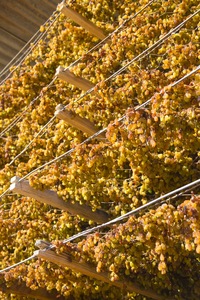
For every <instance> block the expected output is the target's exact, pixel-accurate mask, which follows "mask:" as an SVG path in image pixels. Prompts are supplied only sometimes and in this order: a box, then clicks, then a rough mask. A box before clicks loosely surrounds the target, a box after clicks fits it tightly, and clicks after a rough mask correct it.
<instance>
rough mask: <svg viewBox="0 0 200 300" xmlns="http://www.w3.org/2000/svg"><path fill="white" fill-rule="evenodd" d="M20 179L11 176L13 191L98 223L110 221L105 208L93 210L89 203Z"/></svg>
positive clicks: (11, 188)
mask: <svg viewBox="0 0 200 300" xmlns="http://www.w3.org/2000/svg"><path fill="white" fill-rule="evenodd" d="M19 180H20V177H18V176H14V177H13V178H11V185H10V190H11V191H14V192H16V193H18V194H20V195H23V196H26V197H30V198H33V199H36V200H38V201H39V202H41V203H46V204H48V205H51V206H53V207H57V208H59V209H62V210H64V211H68V212H69V213H70V214H72V215H79V216H81V217H84V218H86V219H88V220H93V221H95V222H97V223H105V222H107V221H108V214H107V213H106V212H105V211H103V210H100V209H97V210H96V211H92V209H91V207H90V206H88V205H80V204H78V203H75V204H73V203H71V201H64V200H63V199H61V198H60V197H58V195H57V193H56V192H54V191H52V190H44V191H39V190H35V189H34V188H32V187H31V186H30V185H29V182H28V180H22V181H20V182H19Z"/></svg>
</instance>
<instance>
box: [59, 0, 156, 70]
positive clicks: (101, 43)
mask: <svg viewBox="0 0 200 300" xmlns="http://www.w3.org/2000/svg"><path fill="white" fill-rule="evenodd" d="M155 1H157V0H151V1H150V2H149V3H147V4H146V5H145V6H144V7H142V8H141V9H140V10H139V11H138V12H136V13H135V14H134V15H133V16H131V17H130V18H129V19H127V20H125V21H124V22H123V23H122V24H121V25H120V26H119V27H117V28H116V29H115V30H114V31H113V32H111V33H110V34H109V35H108V36H106V37H105V38H104V39H103V40H101V41H100V42H99V43H98V44H97V45H95V46H94V47H93V48H91V49H90V50H89V51H88V52H87V53H85V54H84V55H83V56H82V57H80V58H78V59H77V60H76V61H74V62H73V63H72V64H71V65H70V66H68V67H66V68H64V71H66V70H68V69H69V68H71V67H74V66H75V65H76V64H77V63H79V62H80V61H81V60H82V59H83V57H84V56H85V55H87V54H89V53H91V52H93V51H94V50H97V49H98V48H99V47H100V46H102V45H103V44H105V42H106V41H107V40H108V39H110V38H111V37H112V36H113V35H114V34H115V33H117V32H118V31H120V30H121V29H122V28H123V27H124V26H125V25H126V23H128V22H129V21H131V20H132V19H134V18H135V17H137V16H138V15H139V14H140V13H141V12H143V11H144V10H145V9H146V8H147V7H148V6H150V5H151V4H152V3H153V2H155Z"/></svg>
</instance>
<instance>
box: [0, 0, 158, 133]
mask: <svg viewBox="0 0 200 300" xmlns="http://www.w3.org/2000/svg"><path fill="white" fill-rule="evenodd" d="M153 2H155V0H151V1H150V2H149V3H147V4H146V5H145V6H144V7H143V8H141V9H140V10H139V11H138V12H136V13H135V14H134V15H133V16H131V17H130V18H129V19H127V20H126V21H125V22H123V23H122V24H121V25H120V26H119V27H118V28H117V29H116V30H114V31H113V32H112V33H111V34H109V35H108V36H107V37H105V38H104V39H103V40H101V41H100V42H99V43H98V44H97V45H95V46H94V47H93V48H91V49H90V50H89V51H88V52H86V53H85V54H84V55H87V54H89V53H90V52H92V51H94V50H96V49H98V48H99V47H100V46H101V45H102V44H104V43H105V42H106V41H107V40H108V39H109V38H110V37H111V36H112V35H114V34H115V33H117V32H118V31H119V30H120V29H121V28H123V26H124V25H125V24H126V23H127V22H129V21H130V20H132V19H133V18H135V17H136V16H138V15H139V14H140V13H141V12H143V11H144V10H145V9H146V8H147V7H148V6H150V5H151V4H152V3H153ZM58 16H59V15H58ZM56 19H57V18H56ZM56 19H55V20H56ZM55 20H54V21H53V22H55ZM53 22H52V23H51V25H50V26H52V24H53ZM50 26H49V27H48V28H47V30H46V32H47V31H48V30H49V28H50ZM22 50H23V49H22ZM32 50H33V48H32V49H31V51H32ZM84 55H83V56H82V57H80V58H79V59H77V60H76V61H74V62H73V63H71V64H70V65H69V66H68V67H67V68H65V69H64V70H65V71H66V70H68V69H69V68H71V67H73V66H75V65H76V64H78V63H79V62H80V61H81V60H82V59H83V57H84ZM18 66H19V65H18ZM18 66H17V67H18ZM17 67H16V68H17ZM16 68H15V69H16ZM13 72H14V70H13ZM5 80H6V79H5ZM5 80H4V81H5ZM39 97H40V95H39V96H37V97H36V98H35V99H34V100H33V101H32V102H31V103H30V104H29V106H28V107H27V109H28V108H29V107H30V106H31V105H32V104H33V103H34V102H35V101H36V100H37V99H38V98H39ZM78 100H79V99H77V101H78ZM27 109H26V110H25V111H24V112H23V113H22V114H21V115H20V116H19V117H17V118H16V119H15V120H14V121H13V122H11V124H9V125H8V126H7V127H6V128H5V129H4V130H3V131H2V132H1V133H0V137H2V135H3V134H4V133H5V132H7V131H9V130H11V129H12V128H13V126H15V125H16V124H17V123H18V122H19V121H20V120H21V119H22V117H23V115H24V113H25V112H26V111H27Z"/></svg>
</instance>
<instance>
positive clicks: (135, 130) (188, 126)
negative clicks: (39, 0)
mask: <svg viewBox="0 0 200 300" xmlns="http://www.w3.org/2000/svg"><path fill="white" fill-rule="evenodd" d="M147 3H148V1H146V0H141V1H138V3H136V2H135V1H132V2H131V1H129V0H125V1H123V3H122V1H117V0H115V1H104V0H93V1H87V0H84V1H79V0H76V1H71V0H69V1H66V4H67V5H68V6H69V7H71V8H72V9H74V10H76V11H77V12H78V13H80V14H81V15H82V16H84V17H86V18H87V19H88V20H90V21H92V22H93V23H94V24H96V25H97V26H98V27H99V28H101V29H102V30H103V31H104V32H105V34H106V35H108V34H110V38H109V40H108V41H106V42H105V43H104V44H103V45H101V46H100V47H99V48H98V49H96V50H94V51H92V52H89V53H87V52H88V50H90V49H91V48H92V47H93V46H94V45H96V44H97V43H98V39H97V38H96V37H94V36H92V35H91V34H90V33H88V32H87V31H86V30H85V29H83V28H82V27H80V26H78V25H77V24H76V23H74V22H73V21H72V20H68V19H66V17H65V16H64V15H63V14H61V15H60V16H59V17H58V19H57V20H56V21H55V23H54V25H53V26H52V27H51V28H50V29H49V30H48V32H47V34H46V36H45V38H44V39H43V40H41V41H40V42H39V43H38V45H37V46H36V47H33V49H32V52H31V53H30V54H29V55H28V57H27V58H26V59H25V61H24V63H23V64H22V65H21V66H20V67H19V68H18V69H17V70H16V71H14V73H13V75H12V77H10V78H9V79H8V80H7V81H6V82H5V83H4V84H3V85H2V86H1V87H0V131H1V132H2V131H3V130H4V129H5V128H7V126H9V125H11V124H12V122H14V121H15V119H16V117H20V116H21V114H22V113H23V116H22V118H21V119H20V120H18V121H16V124H15V125H14V126H12V128H11V129H9V130H5V132H4V133H3V134H2V135H1V136H0V166H1V169H0V193H3V192H4V191H5V190H6V189H7V188H8V187H9V186H10V179H11V178H12V177H13V176H19V177H23V176H25V175H26V174H28V173H29V172H31V171H32V170H34V169H36V168H37V167H38V166H41V165H43V164H44V163H45V162H47V161H50V160H52V159H54V158H55V157H58V156H59V155H61V154H64V153H65V152H67V151H68V150H70V149H74V151H73V152H72V153H71V154H70V155H66V156H65V157H64V158H63V159H61V160H59V161H57V162H56V163H53V164H51V166H50V167H49V166H48V167H45V168H43V169H42V170H41V171H39V172H36V173H33V174H32V175H31V176H29V178H28V180H29V184H30V185H31V187H33V188H34V189H38V190H45V189H50V190H53V191H55V192H57V194H58V196H60V197H61V198H62V199H63V200H64V201H71V202H72V203H78V204H80V205H89V206H90V207H91V208H92V210H93V211H95V210H96V209H102V210H105V211H106V212H107V213H108V215H109V218H111V219H112V218H114V217H118V216H121V215H123V214H125V213H126V212H128V211H130V210H133V209H135V208H138V207H140V206H141V205H143V204H145V203H148V202H149V201H151V200H153V199H155V198H156V197H159V196H160V195H162V194H164V193H167V192H169V191H172V190H174V189H176V188H178V187H180V186H183V185H184V184H187V183H189V182H191V181H194V180H196V179H198V178H199V174H200V163H199V162H200V161H199V157H200V151H199V149H200V125H199V124H200V101H199V99H200V89H199V83H200V75H199V72H197V73H195V74H193V75H192V76H190V77H188V78H187V79H185V80H184V81H182V82H180V83H178V84H176V85H173V83H174V82H176V81H178V80H179V79H181V78H182V77H183V76H185V75H186V74H188V73H189V72H190V71H192V70H194V69H195V68H196V67H197V66H198V65H199V62H200V48H199V36H200V35H199V22H200V16H199V14H197V15H196V16H194V17H193V18H192V19H191V20H190V21H188V22H186V23H185V25H184V26H183V27H182V28H181V29H179V30H177V32H175V33H173V34H172V35H171V36H170V37H169V38H168V39H166V40H165V41H163V42H162V43H160V44H159V45H158V46H157V47H156V48H155V49H153V50H152V51H151V52H148V53H146V54H145V55H143V56H142V57H140V58H139V59H137V56H138V55H140V54H141V53H142V52H143V51H145V50H146V49H147V48H149V47H151V46H152V45H153V44H154V43H156V42H157V41H159V39H160V38H161V37H163V36H164V35H165V34H167V33H168V32H169V31H170V30H172V29H173V28H174V27H175V26H177V25H178V24H180V23H181V22H182V21H184V20H185V19H186V18H187V17H189V16H190V15H191V14H192V13H194V12H195V11H197V10H198V9H199V5H198V3H197V1H194V0H192V1H186V0H173V1H172V0H169V1H164V0H158V1H154V2H153V3H152V4H151V5H149V6H148V7H147V8H146V9H145V10H144V12H142V13H141V14H138V15H137V16H136V17H134V18H132V19H130V20H128V19H129V18H130V17H131V16H133V15H134V14H135V13H136V12H138V11H139V10H140V9H141V8H142V7H144V5H146V4H147ZM125 20H128V21H127V23H126V24H125V25H124V26H123V27H122V28H121V29H120V30H119V31H118V32H116V33H114V34H111V33H112V32H113V31H114V30H115V29H116V28H118V26H119V25H121V24H122V23H123V22H124V21H125ZM47 28H48V25H46V26H44V27H41V31H43V32H45V30H46V29H47ZM81 57H82V58H81ZM79 58H81V59H80V60H79V61H78V62H77V63H76V64H74V65H73V66H71V67H70V68H69V69H70V71H71V72H73V73H74V74H75V75H76V76H80V77H82V78H85V79H87V80H89V81H91V82H92V83H93V84H94V85H95V88H94V92H93V93H90V94H88V95H86V96H83V92H82V91H81V90H80V89H78V88H76V87H75V86H72V85H70V84H68V83H67V82H64V81H62V80H60V79H56V80H55V81H54V82H53V84H52V85H51V86H49V87H48V88H47V85H48V84H49V83H50V82H51V81H52V79H53V78H54V75H55V72H56V68H57V67H58V66H63V67H69V66H70V65H71V64H72V63H73V62H74V61H75V60H77V59H79ZM134 58H135V60H134V61H132V63H131V64H130V65H129V66H128V67H127V68H126V69H125V70H124V71H123V72H119V74H116V75H115V76H113V78H111V79H109V80H108V79H107V78H109V77H110V76H111V75H112V74H114V73H115V72H117V71H119V70H120V69H121V68H122V67H124V66H126V64H127V63H128V62H130V61H131V60H133V59H134ZM39 95H40V96H39ZM38 96H39V97H38ZM82 96H83V97H82ZM148 100H150V101H149V103H148V104H147V105H144V107H140V105H141V104H144V103H145V102H146V101H148ZM60 103H62V104H63V105H65V106H66V107H67V109H70V110H71V111H72V112H75V113H76V114H78V115H79V116H81V117H83V118H86V119H89V120H90V121H91V122H93V123H94V125H95V126H96V127H97V129H101V128H104V127H107V131H106V135H105V138H104V139H103V138H101V139H98V138H95V139H92V140H90V142H88V143H84V144H82V145H80V144H81V143H82V142H83V141H84V140H85V139H86V138H87V137H88V136H87V134H85V133H83V132H81V131H79V130H78V129H76V128H74V127H71V126H69V125H68V124H67V123H66V122H64V121H61V120H58V119H55V120H54V121H52V123H51V124H50V125H49V126H48V127H47V128H46V129H45V130H44V131H43V132H42V133H41V134H40V135H39V136H37V138H35V134H36V133H37V132H39V130H40V129H41V128H42V127H43V126H44V125H45V124H46V123H47V122H48V121H49V120H50V119H51V118H52V117H53V115H54V112H55V108H56V106H57V105H58V104H60ZM122 117H123V119H122V120H121V121H119V120H118V119H119V118H122ZM8 128H9V127H8ZM31 141H33V142H32V143H31V144H30V146H29V147H28V148H27V150H26V151H25V152H24V153H23V154H22V155H20V156H19V157H18V158H17V159H16V160H15V161H14V162H13V163H12V164H11V165H9V163H10V162H11V161H12V160H13V159H14V158H15V157H16V155H18V154H19V153H20V152H21V151H22V150H23V149H24V148H25V147H26V146H27V145H28V144H29V143H30V142H31ZM198 193H199V188H196V189H195V190H194V194H193V195H192V196H191V197H189V195H187V196H184V195H183V196H180V197H177V198H176V199H173V200H171V204H170V202H169V201H168V203H167V204H162V205H160V206H158V207H157V208H154V209H152V210H150V211H149V212H145V213H144V212H143V213H142V214H141V215H139V216H131V217H130V218H129V219H128V220H126V222H123V223H122V224H116V225H115V226H113V227H110V228H105V229H102V231H98V232H95V233H94V234H91V235H89V236H88V237H86V238H84V239H78V240H76V241H74V242H73V243H67V244H64V243H63V242H62V240H65V239H67V238H68V237H70V236H72V235H74V234H76V233H79V232H81V231H83V230H85V229H88V228H89V227H90V226H92V225H95V222H94V221H91V220H86V219H84V218H82V217H80V216H72V215H70V214H68V213H67V212H64V211H60V210H59V209H56V208H53V207H50V206H48V205H46V204H41V203H39V202H37V201H36V200H34V199H31V198H27V197H22V196H20V195H16V194H14V193H10V194H7V195H6V196H5V197H3V198H2V201H1V206H0V236H1V241H0V261H1V263H0V269H4V268H6V267H8V266H10V265H12V264H15V263H17V262H19V261H22V260H24V259H26V258H27V257H29V256H31V255H32V253H33V251H34V250H35V242H36V240H38V239H40V240H46V241H49V242H52V243H53V244H54V246H55V249H54V251H56V252H57V253H59V254H62V253H65V252H67V253H69V254H70V255H71V257H72V258H74V259H75V260H77V261H78V262H80V263H82V262H84V263H88V264H89V265H90V266H92V267H93V268H94V269H95V270H96V271H97V272H106V273H107V274H108V276H109V279H110V281H111V283H114V282H116V281H118V280H121V281H126V280H127V281H131V282H137V283H138V284H139V285H140V286H141V288H142V289H150V290H152V291H154V292H155V293H156V294H160V295H162V296H163V297H165V296H166V297H175V298H176V299H194V300H197V299H199V296H200V292H199V282H200V281H199V280H200V278H199V254H200V228H199V215H200V199H199V196H198ZM22 283H23V284H25V285H26V286H27V287H28V288H30V289H31V290H37V289H39V288H43V289H44V290H47V291H52V292H53V291H54V292H55V291H56V293H57V296H58V299H59V297H60V296H64V297H65V298H66V299H88V298H90V299H119V300H120V299H127V300H128V299H134V300H144V299H148V298H147V297H144V296H141V295H138V294H135V293H132V292H128V291H127V290H126V288H124V289H121V290H120V289H119V288H117V287H114V286H111V285H109V284H107V283H103V282H100V281H98V280H95V279H92V278H89V277H87V276H85V275H81V274H80V273H76V272H74V271H73V270H70V269H67V268H62V267H59V266H57V265H56V264H53V263H50V262H46V261H43V260H41V259H34V260H32V261H30V262H29V263H27V264H22V265H20V266H18V267H16V268H14V269H13V270H11V271H9V272H7V273H5V274H3V276H2V277H0V290H1V284H6V285H7V287H9V286H11V285H12V284H19V285H20V284H22ZM0 297H1V299H3V300H6V299H10V300H15V299H16V300H20V299H24V300H26V299H27V300H28V299H31V298H30V297H29V296H27V297H21V296H17V295H13V294H11V293H9V294H8V295H7V294H6V293H4V292H3V293H2V294H0Z"/></svg>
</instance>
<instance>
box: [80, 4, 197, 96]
mask: <svg viewBox="0 0 200 300" xmlns="http://www.w3.org/2000/svg"><path fill="white" fill-rule="evenodd" d="M199 12H200V9H198V10H197V11H196V12H194V13H193V14H192V15H190V16H189V17H188V18H187V19H186V20H184V21H183V22H181V23H180V24H179V25H177V26H176V27H175V28H173V29H171V30H170V31H169V32H168V33H167V34H165V35H164V36H163V37H162V38H160V39H159V40H158V41H157V42H155V43H154V44H153V45H152V46H150V47H149V48H147V49H145V50H144V51H143V52H142V53H140V54H139V55H137V56H136V57H134V58H133V59H132V60H131V61H130V62H128V63H127V64H126V65H125V66H124V67H122V68H121V69H119V70H118V71H116V72H115V73H113V74H112V75H111V76H109V77H108V78H106V79H105V80H103V81H102V82H107V81H109V80H111V79H113V78H115V77H116V76H117V75H119V74H121V73H122V72H123V71H125V70H126V69H127V68H128V67H129V66H130V65H131V64H133V63H134V62H135V61H136V60H139V59H141V58H144V56H146V55H148V54H149V53H150V52H152V51H153V50H154V49H156V48H157V47H158V46H159V45H160V44H162V43H163V42H164V41H165V40H167V39H168V38H169V37H170V36H171V35H172V34H174V33H175V32H176V31H178V30H179V29H181V27H183V26H184V25H185V23H186V22H188V21H189V20H190V19H192V18H193V17H194V16H195V15H197V14H198V13H199ZM99 83H100V82H99ZM99 83H97V84H96V85H95V86H94V87H92V88H91V89H89V90H88V91H87V92H85V93H84V94H83V95H81V96H80V97H79V98H78V99H77V101H78V100H81V99H83V98H84V97H85V96H86V95H88V94H91V93H92V92H93V91H94V90H95V89H96V87H97V86H98V84H99Z"/></svg>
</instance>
